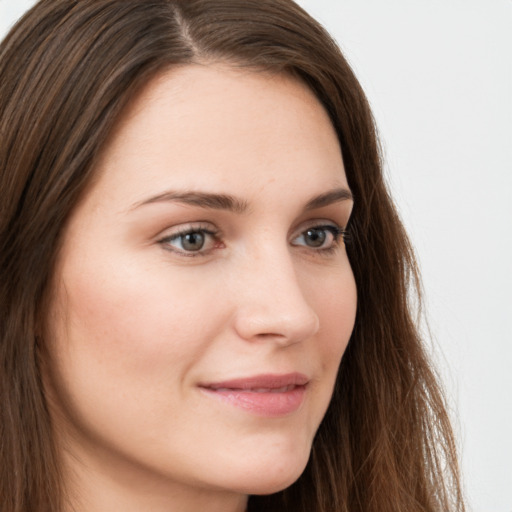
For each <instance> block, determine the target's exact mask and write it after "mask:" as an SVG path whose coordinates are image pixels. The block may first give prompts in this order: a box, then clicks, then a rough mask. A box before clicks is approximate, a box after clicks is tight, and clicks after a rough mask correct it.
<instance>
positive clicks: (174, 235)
mask: <svg viewBox="0 0 512 512" xmlns="http://www.w3.org/2000/svg"><path fill="white" fill-rule="evenodd" d="M191 233H203V234H205V235H207V236H208V237H211V238H212V240H213V242H214V244H216V243H219V242H220V241H221V238H222V237H221V234H220V231H219V230H218V229H217V228H216V227H215V226H213V225H212V224H210V223H208V222H190V223H185V224H180V225H178V226H175V227H174V228H170V229H168V230H166V231H165V234H164V235H160V236H159V237H158V239H157V242H158V243H159V244H160V245H161V246H162V247H163V248H164V249H165V250H166V251H169V252H171V253H174V254H177V255H178V256H185V257H188V258H190V257H198V256H206V255H208V254H210V252H211V251H212V250H213V249H215V248H216V247H209V248H206V249H203V248H201V249H199V250H197V251H186V250H182V249H180V248H178V247H175V246H173V245H171V243H170V242H171V241H173V240H176V239H179V238H180V237H182V236H185V235H188V234H191Z"/></svg>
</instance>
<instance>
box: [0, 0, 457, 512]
mask: <svg viewBox="0 0 512 512" xmlns="http://www.w3.org/2000/svg"><path fill="white" fill-rule="evenodd" d="M0 76H1V80H0V133H1V136H2V139H1V144H0V166H1V173H0V190H1V192H0V193H1V210H0V211H1V216H0V240H1V252H0V269H1V270H0V272H1V279H0V283H1V285H0V286H1V287H0V297H1V299H0V303H1V308H2V309H1V320H0V325H1V329H2V330H1V358H2V369H3V371H2V374H1V381H0V382H1V388H0V392H1V403H2V408H1V411H2V412H1V417H0V418H1V419H0V429H1V443H0V446H1V464H0V467H1V470H0V471H1V478H0V489H1V491H0V496H1V503H2V507H3V508H2V510H6V511H7V510H8V511H10V512H11V511H13V512H22V511H23V512H28V511H53V512H56V511H62V512H68V511H71V510H88V511H91V512H92V511H99V510H103V511H104V510H125V511H130V510H152V511H156V512H158V511H164V510H180V511H191V510H205V511H224V512H227V511H237V512H242V511H244V510H246V509H247V510H250V511H262V510H265V511H272V510H275V511H294V512H296V511H307V512H311V511H315V512H327V511H329V512H333V511H350V512H357V511H360V512H363V511H364V512H369V511H379V512H385V511H397V510H404V511H420V510H421V511H424V510H428V511H437V510H439V511H440V510H443V511H447V510H463V509H464V506H463V503H462V498H461V492H460V486H459V480H458V470H457V464H456V455H455V448H454V442H453V438H452V434H451V430H450V426H449V422H448V419H447V415H446V412H445V408H444V404H443V399H442V395H441V393H440V391H439V388H438V385H437V383H436V380H435V378H434V376H433V373H432V371H431V369H430V366H429V363H428V361H427V358H426V356H425V353H424V350H423V348H422V345H421V341H420V339H419V337H418V334H417V331H416V327H415V325H414V322H413V320H412V319H411V310H410V306H409V301H408V292H409V291H410V284H411V281H412V285H413V286H414V288H415V289H417V288H418V277H417V273H416V268H415V263H414V258H413V254H412V251H411V249H410V246H409V243H408V241H407V238H406V235H405V233H404V231H403V229H402V226H401V224H400V222H399V220H398V217H397V215H396V212H395V209H394V206H393V203H392V202H391V200H390V198H389V195H388V193H387V190H386V188H385V185H384V183H383V179H382V173H381V168H380V159H379V152H378V144H377V140H376V135H375V130H374V126H373V120H372V117H371V113H370V111H369V108H368V105H367V102H366V100H365V97H364V94H363V92H362V90H361V88H360V86H359V84H358V83H357V80H356V79H355V77H354V76H353V74H352V72H351V70H350V68H349V66H348V65H347V63H346V61H345V60H344V58H343V57H342V55H341V54H340V52H339V50H338V48H337V47H336V45H335V44H334V42H333V41H332V40H331V39H330V38H329V36H328V35H327V34H326V33H325V32H324V31H323V29H322V28H321V27H319V25H318V24H317V23H316V22H314V21H313V20H312V19H311V18H310V17H309V16H308V15H307V14H306V13H305V12H304V11H302V10H301V9H300V8H299V7H297V6H296V5H295V4H293V3H292V2H290V1H288V0H263V1H262V0H249V1H248V0H243V1H242V0H240V1H238V0H187V1H184V0H182V1H180V0H150V1H140V0H96V1H92V0H81V1H70V0H43V1H41V2H39V3H38V4H37V5H36V6H35V7H34V8H33V9H32V10H31V11H30V12H29V13H27V15H26V16H25V17H24V18H23V19H22V20H21V21H20V22H19V23H18V24H17V26H15V27H14V28H13V30H12V31H11V32H10V34H9V35H8V36H7V38H6V39H5V41H4V42H3V44H2V46H1V47H0ZM356 290H357V293H356Z"/></svg>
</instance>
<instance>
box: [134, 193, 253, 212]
mask: <svg viewBox="0 0 512 512" xmlns="http://www.w3.org/2000/svg"><path fill="white" fill-rule="evenodd" d="M173 201H175V202H177V203H183V204H189V205H192V206H199V207H200V208H206V209H211V210H228V211H232V212H234V213H245V212H246V211H247V210H248V208H249V205H248V203H247V202H246V201H243V200H241V199H238V198H236V197H234V196H231V195H229V194H212V193H209V192H172V191H171V192H164V193H163V194H159V195H157V196H154V197H150V198H149V199H146V200H145V201H142V202H140V203H136V204H135V205H133V208H138V207H139V206H143V205H145V204H153V203H166V202H173Z"/></svg>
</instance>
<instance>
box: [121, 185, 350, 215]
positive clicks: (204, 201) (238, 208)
mask: <svg viewBox="0 0 512 512" xmlns="http://www.w3.org/2000/svg"><path fill="white" fill-rule="evenodd" d="M353 200H354V198H353V195H352V192H350V190H348V189H347V188H336V189H333V190H329V191H328V192H325V193H323V194H320V195H319V196H316V197H314V198H313V199H311V200H309V201H308V202H307V204H306V207H305V208H304V210H305V211H307V210H316V209H318V208H323V207H325V206H329V205H331V204H333V203H339V202H342V201H353ZM166 202H177V203H183V204H188V205H192V206H199V207H200V208H205V209H211V210H227V211H232V212H234V213H239V214H242V213H245V212H247V211H248V209H249V203H248V202H247V201H245V200H243V199H239V198H237V197H234V196H232V195H229V194H214V193H210V192H192V191H190V192H189V191H183V192H178V191H169V192H164V193H163V194H159V195H157V196H154V197H150V198H149V199H146V200H144V201H141V202H139V203H135V204H134V205H133V206H132V208H131V209H135V208H139V207H140V206H143V205H147V204H154V203H166Z"/></svg>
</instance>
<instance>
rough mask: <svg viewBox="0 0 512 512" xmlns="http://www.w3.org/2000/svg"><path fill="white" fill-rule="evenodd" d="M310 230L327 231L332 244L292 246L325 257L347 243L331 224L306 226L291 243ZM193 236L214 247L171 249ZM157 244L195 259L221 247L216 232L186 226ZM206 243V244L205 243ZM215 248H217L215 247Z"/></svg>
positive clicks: (345, 233) (344, 233)
mask: <svg viewBox="0 0 512 512" xmlns="http://www.w3.org/2000/svg"><path fill="white" fill-rule="evenodd" d="M311 230H318V231H327V232H329V233H330V234H331V235H332V237H333V239H332V243H331V245H330V246H329V247H323V248H322V247H320V248H317V249H315V248H314V247H311V246H307V245H305V244H292V245H294V246H295V247H303V248H305V249H310V250H311V251H312V252H313V253H314V254H315V255H325V256H328V255H330V254H332V253H334V252H335V251H336V250H337V249H338V248H339V246H340V243H341V242H343V243H345V244H346V243H347V242H348V241H349V232H348V230H347V229H345V228H341V227H339V226H336V225H332V224H314V225H311V226H308V227H307V228H305V229H304V230H302V231H301V232H300V233H299V235H298V236H296V237H294V239H293V241H295V240H296V239H298V238H300V237H303V236H305V234H306V233H307V232H308V231H311ZM194 234H201V235H203V236H205V235H206V237H212V238H213V239H214V247H211V248H209V249H205V250H203V248H202V247H201V248H199V249H198V250H197V251H187V250H183V249H178V248H176V247H173V246H172V245H171V242H174V241H177V240H180V239H181V244H182V245H183V237H186V236H189V235H194ZM158 243H159V244H161V245H162V246H163V247H164V248H165V249H166V250H168V251H170V252H174V253H176V254H178V255H179V256H185V257H188V258H196V257H201V256H208V255H209V254H210V253H211V251H212V250H214V249H216V248H219V247H220V246H222V245H223V244H222V241H221V234H220V232H219V231H217V230H212V229H211V228H209V227H205V226H201V225H197V226H188V227H186V228H184V229H181V230H179V231H177V232H175V233H172V234H171V235H169V236H166V237H164V238H162V239H160V240H158ZM205 243H206V242H205ZM215 246H217V247H215Z"/></svg>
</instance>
